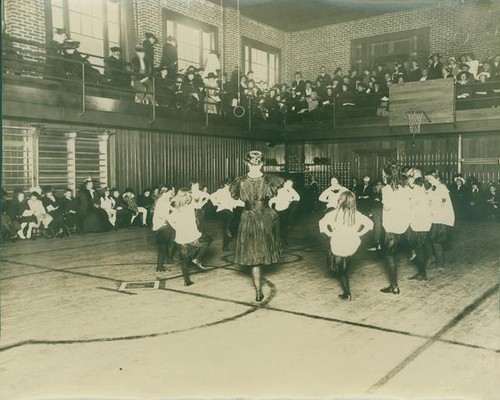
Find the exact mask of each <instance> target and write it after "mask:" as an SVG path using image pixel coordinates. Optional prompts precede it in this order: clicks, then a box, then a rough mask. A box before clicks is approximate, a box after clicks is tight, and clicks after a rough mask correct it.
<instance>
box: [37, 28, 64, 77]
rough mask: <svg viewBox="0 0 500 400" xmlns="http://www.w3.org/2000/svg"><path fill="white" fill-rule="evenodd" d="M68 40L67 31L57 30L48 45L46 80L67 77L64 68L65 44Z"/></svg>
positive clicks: (45, 69) (46, 52)
mask: <svg viewBox="0 0 500 400" xmlns="http://www.w3.org/2000/svg"><path fill="white" fill-rule="evenodd" d="M67 40H68V35H67V33H66V31H65V30H64V29H62V28H56V29H55V31H54V35H53V36H52V40H51V41H50V42H49V43H48V44H47V48H46V50H45V54H46V56H47V57H46V59H45V68H44V74H43V75H44V77H45V79H61V78H64V77H65V75H66V70H65V66H64V61H63V56H64V44H65V42H66V41H67Z"/></svg>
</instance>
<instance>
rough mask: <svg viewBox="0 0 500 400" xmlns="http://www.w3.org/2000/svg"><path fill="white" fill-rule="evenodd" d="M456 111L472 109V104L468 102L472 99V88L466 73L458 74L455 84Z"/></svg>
mask: <svg viewBox="0 0 500 400" xmlns="http://www.w3.org/2000/svg"><path fill="white" fill-rule="evenodd" d="M455 86H456V94H457V109H458V110H465V109H470V108H472V106H473V105H472V103H471V102H470V101H468V100H470V98H471V97H472V94H473V90H474V89H473V87H472V85H471V82H470V81H469V76H468V74H467V72H460V73H459V74H458V77H457V83H456V85H455Z"/></svg>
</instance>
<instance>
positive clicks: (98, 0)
mask: <svg viewBox="0 0 500 400" xmlns="http://www.w3.org/2000/svg"><path fill="white" fill-rule="evenodd" d="M86 2H88V3H91V4H92V9H91V14H92V15H93V16H94V17H98V18H101V19H102V0H92V1H90V0H86Z"/></svg>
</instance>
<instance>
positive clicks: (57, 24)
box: [52, 7, 64, 28]
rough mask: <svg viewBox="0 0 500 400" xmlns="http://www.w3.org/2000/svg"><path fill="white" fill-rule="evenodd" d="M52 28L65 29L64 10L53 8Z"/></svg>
mask: <svg viewBox="0 0 500 400" xmlns="http://www.w3.org/2000/svg"><path fill="white" fill-rule="evenodd" d="M52 27H53V28H64V18H63V10H62V8H58V7H52Z"/></svg>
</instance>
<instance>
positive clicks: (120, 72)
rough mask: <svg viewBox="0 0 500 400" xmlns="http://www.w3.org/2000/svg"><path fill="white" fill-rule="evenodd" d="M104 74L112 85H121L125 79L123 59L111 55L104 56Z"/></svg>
mask: <svg viewBox="0 0 500 400" xmlns="http://www.w3.org/2000/svg"><path fill="white" fill-rule="evenodd" d="M104 75H105V76H106V78H107V79H108V80H109V83H111V84H112V85H115V86H123V85H124V84H125V82H126V81H127V77H126V75H125V65H124V63H123V60H122V59H120V58H115V57H113V56H110V57H108V58H106V59H105V60H104Z"/></svg>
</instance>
